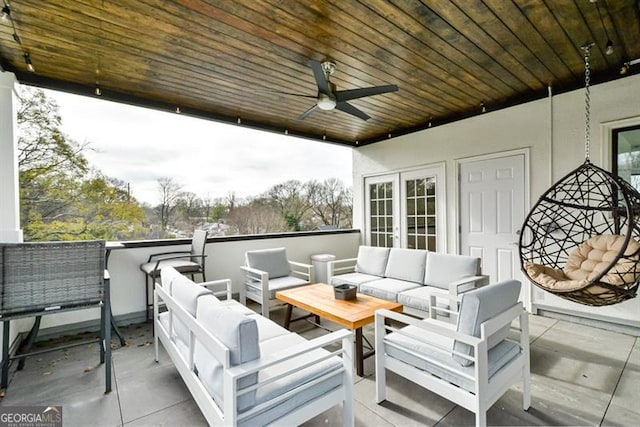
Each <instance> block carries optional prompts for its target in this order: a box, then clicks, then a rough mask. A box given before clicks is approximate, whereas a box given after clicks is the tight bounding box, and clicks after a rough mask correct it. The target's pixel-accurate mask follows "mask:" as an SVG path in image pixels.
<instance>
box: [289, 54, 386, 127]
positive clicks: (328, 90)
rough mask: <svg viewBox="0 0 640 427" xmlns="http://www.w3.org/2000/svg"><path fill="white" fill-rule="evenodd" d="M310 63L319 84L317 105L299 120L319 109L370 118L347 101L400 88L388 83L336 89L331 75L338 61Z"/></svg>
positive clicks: (365, 118)
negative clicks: (334, 110) (360, 87)
mask: <svg viewBox="0 0 640 427" xmlns="http://www.w3.org/2000/svg"><path fill="white" fill-rule="evenodd" d="M309 65H311V69H312V70H313V76H314V77H315V79H316V84H317V86H318V95H317V96H316V97H315V98H316V105H314V106H313V107H311V108H309V109H308V110H307V111H305V112H304V113H302V114H301V115H300V116H299V117H298V120H303V119H305V118H306V117H308V116H309V115H310V114H311V113H313V112H314V111H317V110H325V111H329V110H333V109H334V108H335V109H336V110H340V111H343V112H345V113H347V114H351V115H352V116H356V117H358V118H360V119H362V120H369V119H370V117H369V115H367V114H366V113H365V112H364V111H362V110H360V109H358V108H356V107H354V106H353V105H351V104H349V103H348V102H347V101H350V100H353V99H359V98H364V97H366V96H373V95H380V94H383V93H389V92H396V91H397V90H398V86H396V85H386V86H373V87H366V88H362V89H349V90H336V85H335V84H333V83H331V81H330V76H331V75H332V74H333V73H334V72H335V70H336V63H335V62H333V61H324V62H318V61H315V60H313V59H312V60H310V61H309ZM286 95H294V96H303V97H305V98H313V97H312V96H309V95H298V94H293V93H288V94H286Z"/></svg>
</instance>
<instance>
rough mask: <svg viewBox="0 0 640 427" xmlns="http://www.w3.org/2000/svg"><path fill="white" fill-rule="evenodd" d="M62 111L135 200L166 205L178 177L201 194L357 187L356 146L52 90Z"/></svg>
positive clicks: (91, 154) (65, 122)
mask: <svg viewBox="0 0 640 427" xmlns="http://www.w3.org/2000/svg"><path fill="white" fill-rule="evenodd" d="M45 92H46V94H47V96H49V97H50V98H52V99H54V100H55V101H56V103H57V104H58V105H59V107H60V110H59V111H60V115H61V117H62V130H63V132H64V133H65V134H66V135H67V136H68V137H69V138H71V139H73V140H75V141H77V142H79V143H85V142H88V143H89V146H90V150H87V151H86V152H85V153H84V154H85V156H86V157H87V159H88V160H89V162H90V164H91V165H92V166H93V167H95V168H96V169H98V170H100V171H101V172H102V173H103V174H105V175H107V176H110V177H113V178H117V179H120V180H122V181H125V182H128V183H130V188H131V193H132V195H133V196H134V197H135V198H136V199H138V201H141V202H146V203H149V204H151V205H156V204H158V203H159V198H160V191H159V186H158V179H159V178H162V177H170V178H172V179H173V180H174V181H175V182H176V183H178V184H179V185H181V186H182V191H189V192H192V193H195V194H197V195H198V196H200V197H212V198H215V197H225V196H227V195H228V194H229V193H231V192H233V193H235V195H236V196H237V197H247V196H254V195H258V194H261V193H263V192H264V191H266V190H267V189H268V188H269V187H271V186H273V185H275V184H278V183H281V182H284V181H286V180H289V179H297V180H300V181H303V182H304V181H308V180H311V179H316V180H324V179H326V178H330V177H335V178H339V179H341V180H342V182H344V183H345V184H346V185H348V186H351V185H352V174H351V171H352V169H351V149H350V148H348V147H341V146H338V145H335V144H328V143H322V142H319V141H311V140H307V139H301V138H296V137H293V136H287V135H278V134H275V133H271V132H263V131H257V130H253V129H247V128H244V127H241V126H235V125H229V124H222V123H217V122H213V121H208V120H201V119H196V118H192V117H187V116H183V115H179V114H176V113H165V112H160V111H156V110H151V109H147V108H141V107H133V106H129V105H125V104H119V103H115V102H110V101H105V100H100V99H96V98H90V97H84V96H79V95H72V94H68V93H63V92H56V91H51V90H45Z"/></svg>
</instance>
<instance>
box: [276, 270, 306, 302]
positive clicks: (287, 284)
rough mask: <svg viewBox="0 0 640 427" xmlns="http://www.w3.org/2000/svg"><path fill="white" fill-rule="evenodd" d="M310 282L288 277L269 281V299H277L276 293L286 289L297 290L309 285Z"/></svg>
mask: <svg viewBox="0 0 640 427" xmlns="http://www.w3.org/2000/svg"><path fill="white" fill-rule="evenodd" d="M308 284H309V282H308V281H306V280H304V279H300V278H299V277H293V276H286V277H278V278H277V279H270V280H269V299H275V298H276V292H278V291H283V290H285V289H291V288H296V287H298V286H301V285H308Z"/></svg>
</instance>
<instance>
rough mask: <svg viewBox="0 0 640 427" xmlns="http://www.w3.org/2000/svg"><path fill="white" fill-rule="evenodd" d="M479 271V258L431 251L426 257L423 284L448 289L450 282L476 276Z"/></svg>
mask: <svg viewBox="0 0 640 427" xmlns="http://www.w3.org/2000/svg"><path fill="white" fill-rule="evenodd" d="M479 271H480V258H476V257H470V256H464V255H450V254H440V253H437V252H431V253H429V256H428V257H427V267H426V269H425V274H424V284H425V285H429V286H436V287H438V288H442V289H448V288H449V284H450V283H453V282H456V281H458V280H460V279H464V278H465V277H471V276H476V275H477V274H478V272H479Z"/></svg>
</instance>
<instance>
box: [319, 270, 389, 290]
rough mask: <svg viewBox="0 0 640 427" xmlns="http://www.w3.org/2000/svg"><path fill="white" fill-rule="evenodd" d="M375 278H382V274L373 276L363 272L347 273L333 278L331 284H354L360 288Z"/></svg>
mask: <svg viewBox="0 0 640 427" xmlns="http://www.w3.org/2000/svg"><path fill="white" fill-rule="evenodd" d="M374 280H380V276H372V275H371V274H363V273H346V274H340V275H338V276H333V277H332V278H331V285H333V286H340V285H345V284H347V285H354V286H357V287H358V289H360V285H361V284H363V283H367V282H373V281H374Z"/></svg>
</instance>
